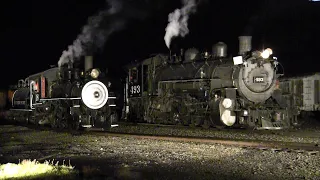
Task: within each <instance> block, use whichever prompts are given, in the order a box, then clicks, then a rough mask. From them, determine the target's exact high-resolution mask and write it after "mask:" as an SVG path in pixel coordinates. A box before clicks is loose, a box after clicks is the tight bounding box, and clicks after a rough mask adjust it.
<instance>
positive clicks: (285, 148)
mask: <svg viewBox="0 0 320 180" xmlns="http://www.w3.org/2000/svg"><path fill="white" fill-rule="evenodd" d="M133 125H134V124H133ZM135 125H137V124H135ZM138 125H139V124H138ZM140 125H145V124H140ZM149 126H159V125H156V124H154V125H149ZM160 126H161V127H163V126H167V127H173V126H172V125H160ZM27 127H29V128H32V129H36V130H45V131H55V132H64V133H72V134H73V135H93V136H113V137H124V138H137V139H149V140H162V141H177V142H189V143H208V144H220V145H228V146H237V147H241V148H244V149H255V150H261V151H268V150H269V151H274V152H292V153H307V154H310V155H320V145H319V144H314V143H298V142H282V141H281V142H280V141H261V140H238V139H237V140H234V139H226V138H225V139H223V138H203V137H190V136H188V137H181V136H163V135H154V134H134V133H121V132H105V131H101V129H99V128H92V129H88V130H85V131H81V132H79V131H77V132H70V131H68V130H53V129H51V128H50V127H43V126H35V125H27ZM182 128H185V127H182ZM186 128H188V127H186ZM232 131H233V130H232Z"/></svg>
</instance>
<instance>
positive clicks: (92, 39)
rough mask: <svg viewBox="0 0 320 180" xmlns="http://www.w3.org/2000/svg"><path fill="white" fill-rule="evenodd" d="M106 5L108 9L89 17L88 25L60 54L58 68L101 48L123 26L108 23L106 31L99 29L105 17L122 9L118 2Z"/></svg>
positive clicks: (115, 0) (109, 0)
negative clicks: (90, 50) (91, 50)
mask: <svg viewBox="0 0 320 180" xmlns="http://www.w3.org/2000/svg"><path fill="white" fill-rule="evenodd" d="M107 3H108V4H109V5H110V8H109V9H108V10H104V11H101V12H100V13H99V14H98V15H96V16H92V17H90V18H89V19H88V24H87V25H86V26H84V27H83V29H82V32H81V34H79V35H78V37H77V39H76V40H74V42H73V44H72V45H69V46H68V50H65V51H63V52H62V55H61V57H60V59H59V62H58V66H59V67H60V66H61V65H63V64H66V63H68V62H69V60H71V62H74V60H75V59H77V58H79V57H81V56H83V55H85V54H86V52H87V51H88V49H91V48H94V47H96V48H99V47H102V46H103V44H104V43H105V41H106V39H107V38H108V36H109V35H110V34H112V33H113V32H114V31H117V30H120V29H121V28H122V27H123V26H124V21H123V20H118V21H113V22H112V23H110V24H109V26H108V28H106V29H104V28H101V26H102V23H103V20H104V18H105V17H108V16H111V15H114V14H116V13H118V12H119V11H120V10H121V9H122V3H121V1H119V0H107Z"/></svg>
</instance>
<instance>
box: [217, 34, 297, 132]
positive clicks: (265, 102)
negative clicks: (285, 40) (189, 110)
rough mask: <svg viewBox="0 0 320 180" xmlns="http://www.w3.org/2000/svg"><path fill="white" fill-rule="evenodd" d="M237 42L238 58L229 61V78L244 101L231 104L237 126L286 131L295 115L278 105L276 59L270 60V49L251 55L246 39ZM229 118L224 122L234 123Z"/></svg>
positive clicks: (282, 104) (241, 38)
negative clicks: (230, 72)
mask: <svg viewBox="0 0 320 180" xmlns="http://www.w3.org/2000/svg"><path fill="white" fill-rule="evenodd" d="M239 39H240V52H239V54H240V56H237V57H234V58H233V62H234V65H235V68H234V69H235V70H234V72H233V75H232V79H233V83H234V86H235V87H236V90H237V92H238V93H239V95H240V96H241V97H244V98H238V99H235V100H234V101H232V102H235V108H234V110H235V112H236V113H235V114H236V116H237V118H238V122H239V124H242V125H246V126H250V127H254V128H257V129H282V128H286V127H290V125H291V124H292V123H293V122H295V121H296V114H297V113H295V111H294V109H290V108H289V107H288V106H287V105H286V104H285V103H282V102H283V99H282V97H281V95H279V90H278V89H277V88H276V84H277V80H278V78H279V76H280V75H281V74H279V73H278V72H277V70H278V65H279V62H278V61H277V58H275V57H272V53H273V52H272V50H271V49H270V48H267V49H265V50H263V51H251V44H250V43H248V42H250V40H251V37H250V36H242V37H240V38H239ZM243 46H244V47H243ZM231 117H232V116H230V117H228V118H226V119H227V120H228V119H232V120H233V119H235V117H233V118H231ZM221 118H222V119H223V117H221ZM225 121H226V120H225ZM232 122H235V121H232Z"/></svg>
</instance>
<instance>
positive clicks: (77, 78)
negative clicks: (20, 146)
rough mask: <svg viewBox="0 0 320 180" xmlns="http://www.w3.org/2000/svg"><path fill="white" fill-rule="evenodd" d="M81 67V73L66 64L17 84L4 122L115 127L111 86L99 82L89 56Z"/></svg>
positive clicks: (99, 79) (114, 109) (55, 126)
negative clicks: (83, 66) (7, 120)
mask: <svg viewBox="0 0 320 180" xmlns="http://www.w3.org/2000/svg"><path fill="white" fill-rule="evenodd" d="M84 64H85V68H84V70H83V68H81V69H80V68H77V67H74V66H75V64H74V63H72V62H71V61H70V62H69V63H68V64H67V65H64V66H61V67H53V68H51V69H48V70H46V71H43V72H40V73H38V74H34V75H31V76H29V77H27V78H26V79H25V80H23V79H22V80H19V82H18V86H17V89H16V90H15V91H14V93H13V96H12V108H11V109H10V110H9V111H8V113H7V117H6V118H7V119H9V120H14V121H18V122H24V123H32V124H36V125H50V126H51V127H52V128H54V129H66V128H68V129H72V130H79V129H82V128H90V127H101V128H105V129H108V128H110V127H112V126H116V125H114V124H113V123H114V122H116V120H117V113H116V104H115V103H114V102H115V99H116V97H115V95H114V93H113V92H111V91H110V86H111V82H109V81H106V82H103V81H102V80H101V78H100V77H99V76H100V75H101V74H100V73H101V72H100V70H99V69H95V68H92V67H93V61H92V56H86V57H85V63H84Z"/></svg>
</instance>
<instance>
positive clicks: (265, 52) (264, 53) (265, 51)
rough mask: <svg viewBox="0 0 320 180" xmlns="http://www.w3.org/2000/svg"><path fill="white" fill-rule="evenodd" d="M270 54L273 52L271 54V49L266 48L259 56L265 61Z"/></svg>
mask: <svg viewBox="0 0 320 180" xmlns="http://www.w3.org/2000/svg"><path fill="white" fill-rule="evenodd" d="M272 53H273V52H272V49H270V48H267V49H265V50H264V51H263V52H262V53H261V56H262V58H264V59H267V58H269V57H270V55H271V54H272Z"/></svg>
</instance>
